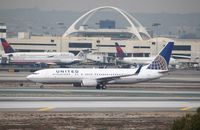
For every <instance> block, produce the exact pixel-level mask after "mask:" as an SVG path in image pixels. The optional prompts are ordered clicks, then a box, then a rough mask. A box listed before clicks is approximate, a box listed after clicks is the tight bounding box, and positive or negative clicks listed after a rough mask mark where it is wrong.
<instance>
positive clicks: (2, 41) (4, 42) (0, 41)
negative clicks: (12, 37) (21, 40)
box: [0, 38, 15, 53]
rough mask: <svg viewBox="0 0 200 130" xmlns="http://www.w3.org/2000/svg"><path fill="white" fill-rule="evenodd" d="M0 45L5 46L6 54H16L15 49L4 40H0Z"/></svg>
mask: <svg viewBox="0 0 200 130" xmlns="http://www.w3.org/2000/svg"><path fill="white" fill-rule="evenodd" d="M0 43H1V45H2V46H3V49H4V52H5V53H14V52H15V51H14V49H13V48H12V47H11V46H10V44H9V43H8V42H7V41H6V40H5V39H4V38H0Z"/></svg>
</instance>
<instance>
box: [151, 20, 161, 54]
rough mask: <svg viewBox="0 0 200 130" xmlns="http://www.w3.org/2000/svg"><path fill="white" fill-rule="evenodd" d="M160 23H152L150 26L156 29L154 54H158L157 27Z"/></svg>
mask: <svg viewBox="0 0 200 130" xmlns="http://www.w3.org/2000/svg"><path fill="white" fill-rule="evenodd" d="M160 25H161V24H160V23H153V24H152V26H153V27H155V28H156V54H157V53H158V26H160Z"/></svg>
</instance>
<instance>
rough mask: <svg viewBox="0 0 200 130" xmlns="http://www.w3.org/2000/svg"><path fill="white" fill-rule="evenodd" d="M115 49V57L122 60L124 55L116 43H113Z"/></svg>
mask: <svg viewBox="0 0 200 130" xmlns="http://www.w3.org/2000/svg"><path fill="white" fill-rule="evenodd" d="M115 47H116V51H117V57H118V58H119V59H123V58H124V57H125V53H124V51H123V50H122V48H121V47H120V45H119V44H118V43H117V42H116V43H115Z"/></svg>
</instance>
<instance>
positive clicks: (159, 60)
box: [147, 42, 174, 70]
mask: <svg viewBox="0 0 200 130" xmlns="http://www.w3.org/2000/svg"><path fill="white" fill-rule="evenodd" d="M173 47H174V42H169V43H168V44H167V45H166V46H165V47H164V48H163V49H162V51H161V52H160V53H159V54H158V56H156V58H155V59H154V60H153V61H152V62H151V63H150V64H149V65H148V67H147V69H153V70H168V65H169V60H170V57H171V54H172V50H173Z"/></svg>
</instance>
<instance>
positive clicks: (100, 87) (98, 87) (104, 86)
mask: <svg viewBox="0 0 200 130" xmlns="http://www.w3.org/2000/svg"><path fill="white" fill-rule="evenodd" d="M106 88H107V86H106V85H105V84H97V86H96V89H106Z"/></svg>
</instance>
